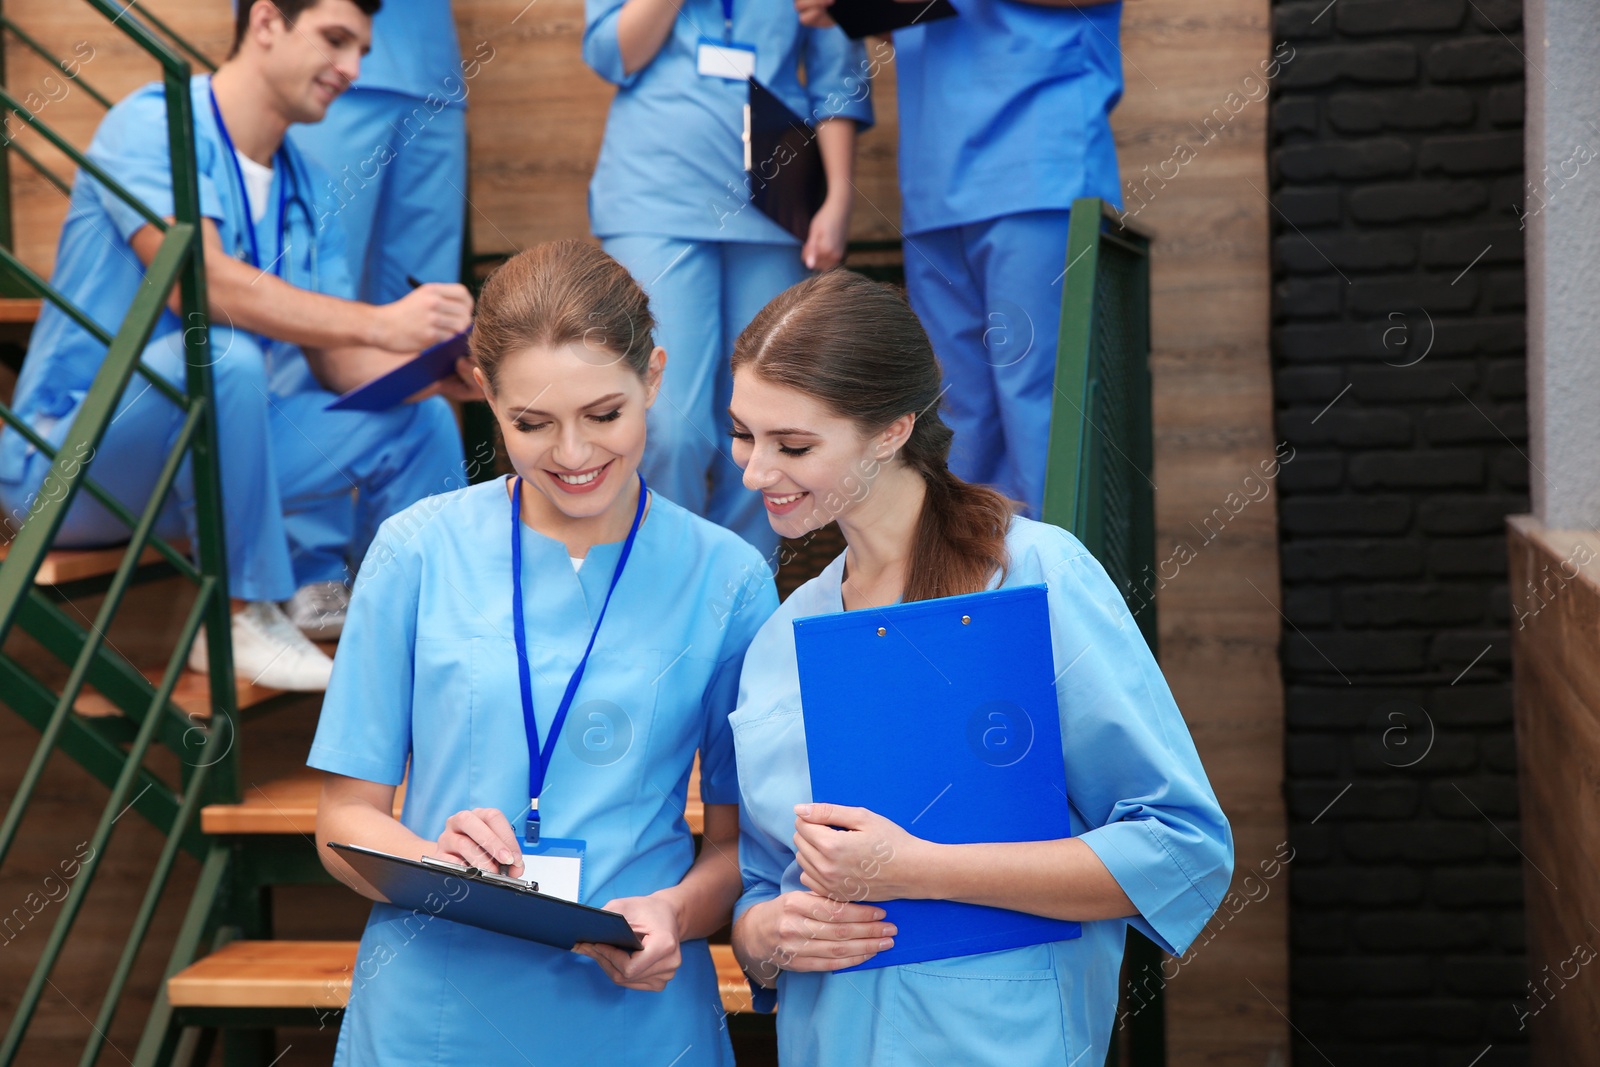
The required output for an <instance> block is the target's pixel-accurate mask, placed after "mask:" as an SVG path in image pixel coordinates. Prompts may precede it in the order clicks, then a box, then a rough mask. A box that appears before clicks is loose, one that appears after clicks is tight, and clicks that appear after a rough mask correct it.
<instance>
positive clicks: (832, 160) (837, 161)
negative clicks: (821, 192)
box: [817, 118, 856, 205]
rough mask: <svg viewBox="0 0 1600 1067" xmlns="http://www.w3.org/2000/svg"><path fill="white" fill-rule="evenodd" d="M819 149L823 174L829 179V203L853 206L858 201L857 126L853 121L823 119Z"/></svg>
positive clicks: (819, 126) (818, 127)
mask: <svg viewBox="0 0 1600 1067" xmlns="http://www.w3.org/2000/svg"><path fill="white" fill-rule="evenodd" d="M817 148H818V149H819V150H820V151H821V153H822V170H823V173H825V174H826V175H827V176H828V199H829V200H839V201H840V202H841V203H844V204H847V205H848V204H851V203H853V202H854V197H855V167H856V123H855V120H854V119H843V118H833V119H823V120H822V121H821V122H820V123H818V124H817Z"/></svg>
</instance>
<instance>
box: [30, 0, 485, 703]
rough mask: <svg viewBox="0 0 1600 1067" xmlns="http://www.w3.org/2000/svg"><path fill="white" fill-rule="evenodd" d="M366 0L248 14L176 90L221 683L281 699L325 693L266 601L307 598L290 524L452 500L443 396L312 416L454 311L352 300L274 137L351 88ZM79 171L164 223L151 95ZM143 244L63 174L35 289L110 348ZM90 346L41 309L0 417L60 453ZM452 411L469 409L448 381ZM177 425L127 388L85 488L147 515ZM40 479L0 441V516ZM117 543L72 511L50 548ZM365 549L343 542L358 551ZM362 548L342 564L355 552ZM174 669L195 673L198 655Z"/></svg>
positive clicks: (131, 102) (329, 233)
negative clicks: (225, 604)
mask: <svg viewBox="0 0 1600 1067" xmlns="http://www.w3.org/2000/svg"><path fill="white" fill-rule="evenodd" d="M377 7H378V2H377V0H360V2H359V3H357V2H353V0H316V2H312V3H307V2H304V0H301V2H295V0H276V2H275V3H274V2H270V0H255V2H254V3H253V4H250V5H247V6H246V7H245V10H244V11H243V12H241V14H240V17H239V30H238V36H237V39H236V43H235V48H234V52H233V54H232V55H231V56H230V57H229V59H228V61H227V62H226V63H224V64H223V65H222V67H221V68H220V69H219V70H218V71H217V73H216V74H215V75H213V76H205V75H201V76H197V77H196V78H194V79H193V82H192V84H191V90H190V91H191V96H192V99H193V107H194V124H195V141H196V144H195V148H196V154H197V160H198V169H199V179H200V186H199V188H200V209H201V214H202V215H203V216H204V218H203V220H202V223H203V227H204V243H205V257H206V274H207V295H208V299H209V301H210V315H211V319H212V320H213V323H212V326H211V330H210V359H211V361H212V367H211V371H212V377H213V383H214V390H215V398H216V416H217V427H218V438H219V448H220V451H219V462H220V466H221V474H222V483H223V484H222V493H223V504H224V508H223V518H224V526H225V536H226V542H227V551H228V560H227V564H228V584H229V592H230V594H231V595H232V596H233V597H234V615H233V623H232V636H233V654H234V663H235V667H236V669H237V671H238V673H239V675H240V676H241V677H243V678H247V679H249V680H251V681H253V682H256V683H258V684H261V685H267V686H272V687H274V688H281V689H305V690H317V689H323V688H325V687H326V686H327V681H328V676H329V674H330V672H331V670H332V663H331V661H330V660H329V659H328V657H327V656H326V655H324V654H323V653H322V652H321V650H319V649H318V648H317V647H316V646H315V645H313V644H311V643H310V641H308V640H307V639H306V637H305V636H304V635H303V634H301V633H300V632H299V631H298V630H296V629H295V627H294V626H293V625H291V624H290V623H289V621H288V619H287V618H286V617H285V616H284V614H283V612H282V610H281V609H280V608H279V606H278V602H280V601H285V600H289V599H290V598H292V597H293V596H294V595H295V591H296V588H297V583H299V584H303V580H302V579H301V574H302V573H303V571H302V568H304V567H305V566H306V565H307V559H308V558H309V557H310V556H312V555H314V553H315V551H324V550H326V546H320V545H304V546H303V545H302V543H301V542H300V541H297V537H296V529H295V522H296V517H297V515H299V514H301V513H304V512H307V511H311V510H314V509H316V508H318V507H322V506H325V503H326V501H327V500H329V499H330V498H334V497H338V496H341V495H343V496H345V497H348V495H349V494H350V493H351V492H352V491H358V492H359V493H360V494H361V495H362V496H363V497H364V498H365V499H366V500H367V501H368V503H369V505H370V511H371V512H372V516H371V521H372V522H373V523H374V524H376V523H377V522H379V521H381V520H382V519H384V518H386V517H387V516H389V515H391V514H394V513H395V512H398V511H400V510H401V509H403V508H405V507H407V506H409V505H410V504H412V503H414V502H416V501H417V500H419V499H421V498H422V497H424V496H428V495H430V494H432V493H437V492H441V491H444V490H446V489H451V488H455V487H457V486H459V485H461V484H462V483H463V482H464V478H463V475H462V456H461V442H460V436H459V434H458V432H457V429H456V426H455V422H454V419H453V417H452V413H451V410H450V407H449V405H448V404H447V403H446V402H445V400H444V399H442V398H440V397H432V398H429V399H425V400H422V401H420V402H417V403H409V404H402V405H400V406H398V407H396V408H394V409H393V410H390V411H386V412H380V413H362V412H329V411H326V410H324V409H325V406H326V405H327V403H328V402H329V401H330V400H331V399H332V395H331V394H330V392H329V391H328V390H332V391H333V392H343V391H346V390H348V389H351V388H353V387H355V386H357V385H360V384H362V383H363V382H366V381H369V380H371V379H372V378H375V377H377V376H378V375H380V374H383V373H385V372H387V371H389V370H391V369H393V368H395V367H397V366H399V365H400V364H401V363H403V362H404V361H405V360H406V359H408V358H410V357H411V356H413V355H415V354H416V353H417V352H418V351H420V350H421V349H423V348H426V347H428V346H429V345H432V344H436V343H437V342H439V341H442V340H444V339H445V338H447V337H449V336H451V335H452V334H454V333H457V332H459V331H460V330H462V329H465V328H466V326H467V325H468V323H469V322H470V320H471V314H472V299H471V296H470V295H469V294H468V293H467V291H466V290H465V289H464V288H463V287H461V286H459V285H424V286H421V287H419V288H418V289H417V290H416V291H415V292H412V293H410V294H408V295H407V296H406V297H404V298H403V299H401V300H397V301H395V302H393V303H391V304H385V305H372V304H364V303H358V302H355V301H353V300H351V299H349V297H350V296H351V284H350V277H349V272H348V270H347V268H346V265H345V255H344V237H343V234H342V233H340V232H339V230H338V227H337V223H334V224H332V225H326V224H323V223H322V222H321V221H320V220H321V218H322V213H321V211H320V205H318V204H317V202H316V201H315V199H314V194H315V192H316V190H317V189H319V188H320V187H321V186H322V184H323V182H322V181H320V180H319V179H318V177H317V175H316V173H315V172H314V171H313V170H312V169H311V168H310V167H309V166H308V164H307V163H306V161H305V160H304V159H303V158H302V157H301V156H300V154H299V153H298V152H297V151H296V150H295V148H294V146H293V145H291V144H288V143H286V142H285V140H284V133H285V131H286V130H287V129H288V128H289V126H290V125H291V124H292V123H296V122H316V121H318V120H319V119H321V118H322V115H323V113H324V112H325V111H326V109H327V107H328V105H329V103H331V102H332V100H333V99H334V98H335V97H336V96H338V95H339V93H341V92H343V91H344V89H345V88H346V87H347V86H348V85H349V84H350V81H351V80H352V79H353V78H355V76H356V74H357V72H358V71H359V69H360V63H361V56H362V54H363V53H364V52H365V50H366V48H367V45H368V42H369V40H370V28H371V14H372V12H373V11H375V10H376V9H377ZM88 156H89V158H90V159H91V160H93V161H94V162H96V163H97V164H99V165H100V166H101V167H103V168H105V170H106V171H107V172H108V173H109V174H112V175H114V176H115V177H116V179H117V180H118V181H120V182H121V183H122V185H123V186H124V187H125V188H127V189H128V190H129V191H130V192H131V193H132V194H133V195H134V196H136V197H138V198H140V199H141V200H142V201H143V202H144V203H145V204H146V205H147V206H149V207H150V208H152V209H153V210H154V211H155V213H156V214H158V215H161V216H166V217H171V215H172V213H173V193H172V185H173V182H172V167H171V160H170V156H169V149H168V143H167V116H166V102H165V98H164V96H163V93H162V89H161V86H160V84H159V83H153V84H151V85H147V86H145V87H143V88H141V89H139V90H137V91H135V92H134V93H133V94H132V95H130V96H129V97H128V98H127V99H125V100H123V101H122V102H121V103H119V104H118V105H117V106H116V107H114V108H112V110H111V111H110V113H109V114H108V115H107V116H106V118H105V120H104V121H103V122H102V123H101V124H100V128H99V129H98V130H97V131H96V133H95V136H94V139H93V141H92V143H91V144H90V146H89V149H88ZM161 237H162V235H161V233H160V231H159V230H157V229H156V227H154V226H152V225H150V224H149V223H148V222H147V221H146V219H145V218H144V216H143V215H141V214H139V213H138V212H135V211H134V210H133V209H131V208H129V207H128V206H127V205H126V204H125V203H124V202H123V201H122V200H121V199H119V198H118V197H116V196H115V195H114V194H112V193H111V192H110V191H109V190H108V189H107V188H105V187H104V186H103V185H102V184H101V183H99V182H97V181H95V180H94V179H93V178H92V177H90V176H89V175H87V174H80V175H79V176H78V180H77V183H76V185H75V187H74V189H73V196H72V206H71V208H70V210H69V212H68V215H67V220H66V224H65V226H64V227H63V229H62V233H61V242H60V246H59V248H58V250H57V254H56V265H55V271H54V273H53V275H52V282H53V283H54V285H55V286H56V288H57V289H59V290H60V291H61V292H62V293H63V294H65V296H66V297H67V298H68V299H69V300H71V301H72V302H73V303H75V304H76V305H77V306H78V307H79V308H82V309H83V310H84V312H85V313H86V314H87V315H88V316H90V317H91V318H93V319H94V320H95V321H96V322H97V323H99V324H100V325H101V326H102V327H104V328H105V329H106V330H108V331H112V332H114V331H115V330H116V329H117V327H118V326H119V325H120V324H121V322H122V319H123V316H124V315H125V314H126V313H127V310H128V307H129V305H130V304H131V303H132V301H133V298H134V296H135V294H136V293H137V292H138V290H139V288H140V286H141V285H142V284H143V282H144V272H145V266H146V265H147V264H149V263H150V261H151V260H152V259H153V258H154V256H155V253H156V251H157V249H158V248H159V247H160V244H161ZM170 307H171V308H172V309H173V310H171V311H169V312H168V313H166V314H164V315H163V316H162V318H161V321H160V322H159V323H158V324H157V326H156V328H155V331H154V333H153V334H152V340H151V341H150V343H149V345H148V347H147V348H146V350H145V353H144V357H143V358H144V362H145V365H146V366H148V367H150V368H151V369H153V370H154V371H155V372H156V373H158V374H160V375H162V376H163V377H165V378H166V379H167V380H168V381H171V382H173V383H175V384H176V385H178V387H179V388H182V387H183V381H184V371H185V349H184V324H183V323H182V322H180V320H179V318H178V315H177V314H176V310H177V308H178V296H177V293H176V292H174V294H173V297H172V301H171V305H170ZM104 353H105V349H104V347H103V346H102V345H100V344H99V343H98V342H97V341H95V340H94V338H93V337H91V336H90V335H89V334H88V333H87V332H85V331H84V330H83V329H82V328H81V327H79V326H78V325H77V324H76V323H74V322H73V321H72V320H71V319H69V318H68V317H67V316H66V315H65V314H63V313H62V312H60V311H59V310H58V309H56V308H55V307H53V306H52V305H50V304H46V305H45V308H44V311H43V312H42V313H41V315H40V317H39V323H38V326H37V328H36V329H35V330H34V334H33V340H32V344H31V345H30V349H29V352H28V356H27V359H26V361H25V362H24V364H23V368H22V374H21V377H20V378H19V380H18V383H17V390H16V397H15V402H14V405H13V406H14V408H15V410H16V411H17V413H18V414H19V415H20V416H21V417H22V418H23V419H24V420H26V422H27V423H28V424H29V425H30V426H31V427H32V428H33V429H34V430H35V431H36V432H37V433H38V434H39V435H41V436H42V437H43V438H44V439H45V440H46V441H48V442H50V443H51V444H52V445H55V446H59V445H60V444H61V442H62V441H63V440H64V439H65V438H66V435H67V433H68V432H69V430H70V428H71V426H72V421H73V418H74V417H75V415H76V413H77V411H78V409H79V406H80V405H81V404H82V403H83V401H84V398H85V395H86V394H87V392H88V389H89V386H90V383H91V382H92V380H93V378H94V375H95V373H96V371H97V370H98V369H99V367H100V364H101V361H102V360H103V359H104ZM441 389H442V390H444V391H445V392H447V393H448V394H449V395H458V394H459V395H463V396H465V395H477V391H476V390H475V389H473V390H471V392H470V394H469V393H468V387H467V386H466V385H465V383H464V382H458V381H455V380H454V379H452V380H451V381H450V382H449V383H447V384H446V385H444V386H442V387H441ZM182 421H183V412H182V411H181V410H179V408H178V407H177V406H176V405H174V404H172V403H171V402H170V401H168V400H167V399H166V397H164V396H162V395H161V394H160V393H159V392H158V391H156V390H154V389H151V388H150V386H149V383H148V382H147V381H145V380H144V379H143V378H142V377H140V376H137V375H136V376H135V377H134V378H133V379H132V380H131V381H130V383H129V385H128V388H127V391H126V393H125V394H124V396H123V398H122V401H121V403H120V407H119V410H118V413H117V415H116V417H115V419H114V421H113V422H112V423H111V425H110V427H109V428H108V430H107V432H106V435H105V438H104V440H103V441H102V442H101V445H100V447H99V449H98V451H97V453H96V454H95V455H94V456H93V457H91V458H90V460H89V473H90V476H91V477H92V478H94V479H96V480H97V481H98V482H99V483H100V484H101V485H103V486H105V487H106V488H107V489H108V490H109V491H110V492H112V493H113V494H115V495H116V496H117V497H118V499H119V500H120V501H121V502H122V503H123V504H125V505H126V506H128V507H130V508H132V509H133V510H135V511H138V510H139V509H141V508H142V507H143V506H144V502H145V500H146V499H147V497H148V495H149V493H150V491H151V489H152V487H153V486H154V484H155V482H156V479H157V477H158V475H159V471H160V467H161V465H162V463H163V460H164V454H165V452H166V450H167V449H168V448H169V447H170V445H171V442H172V441H173V440H175V438H176V435H177V434H178V432H179V429H180V427H181V424H182ZM49 466H50V461H49V460H48V458H47V457H46V456H45V455H43V454H42V453H40V452H38V451H37V450H35V449H33V448H32V447H31V446H29V445H28V443H27V442H26V441H25V440H24V439H23V438H22V437H21V436H20V435H19V434H16V433H14V432H6V433H5V434H4V435H3V436H0V502H3V503H4V505H5V506H6V507H7V508H9V509H11V510H12V512H13V513H14V514H26V512H27V511H28V509H29V508H31V507H32V506H33V504H34V501H35V499H36V498H37V497H38V496H39V495H40V489H41V486H42V484H43V482H44V479H45V475H46V473H47V472H48V470H49ZM194 526H195V509H194V491H193V485H192V482H191V479H190V478H189V476H188V473H187V471H185V472H184V474H183V475H181V476H180V478H179V482H178V484H177V486H176V487H175V489H174V491H173V494H172V499H171V500H169V502H168V505H167V511H166V513H165V514H163V516H162V521H161V523H160V525H159V528H158V532H159V533H162V534H164V535H167V536H177V535H183V534H185V533H187V535H188V536H189V537H190V539H191V541H193V540H194V538H195V530H194ZM127 536H128V530H127V528H126V526H124V525H123V524H122V523H121V522H120V521H118V520H117V519H116V517H115V516H113V515H112V514H111V513H109V512H108V511H106V510H105V509H104V508H103V507H101V506H100V505H99V504H98V503H97V502H96V501H94V500H93V499H92V498H90V497H89V496H88V495H87V494H80V495H79V496H78V497H77V498H76V499H75V500H74V503H73V507H72V509H71V511H70V512H69V513H68V515H67V517H66V519H65V521H64V523H63V525H62V527H61V531H60V534H59V536H58V537H57V539H56V542H55V543H56V545H57V546H60V547H79V546H91V545H105V544H115V543H117V542H120V541H124V540H126V539H127ZM364 536H370V533H368V534H363V532H362V531H357V538H358V539H360V538H362V537H364ZM359 547H360V545H359V544H358V545H357V546H355V548H356V549H359ZM190 665H191V666H192V667H194V668H195V669H197V670H205V669H206V662H205V643H204V642H203V641H197V642H196V643H195V646H194V653H193V654H192V655H191V658H190Z"/></svg>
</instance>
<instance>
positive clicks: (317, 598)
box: [283, 582, 350, 641]
mask: <svg viewBox="0 0 1600 1067" xmlns="http://www.w3.org/2000/svg"><path fill="white" fill-rule="evenodd" d="M283 610H284V613H285V614H286V615H288V616H289V621H290V622H292V623H294V624H295V625H296V626H298V627H300V632H301V633H303V634H305V635H306V636H307V637H309V638H311V640H313V641H336V640H338V638H339V635H340V634H342V633H343V632H344V617H345V612H347V611H349V610H350V587H349V586H348V585H345V584H344V583H343V582H312V583H311V584H310V585H302V586H301V587H300V588H299V589H297V590H295V594H294V598H293V599H291V600H290V601H289V602H288V603H287V604H285V605H284V606H283Z"/></svg>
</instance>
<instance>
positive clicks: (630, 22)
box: [617, 0, 678, 74]
mask: <svg viewBox="0 0 1600 1067" xmlns="http://www.w3.org/2000/svg"><path fill="white" fill-rule="evenodd" d="M677 20H678V7H677V4H675V3H674V2H673V0H628V2H627V3H625V4H623V5H622V10H621V11H619V12H618V13H617V50H618V51H619V52H621V53H622V69H623V72H624V73H626V74H633V73H634V72H636V71H639V70H642V69H644V68H645V67H646V66H648V65H649V64H650V61H651V60H652V59H654V58H655V57H656V53H657V52H659V51H661V46H662V45H663V44H665V43H666V41H667V35H668V34H670V33H671V32H672V24H673V23H674V22H676V21H677Z"/></svg>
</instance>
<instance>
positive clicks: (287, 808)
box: [200, 767, 406, 837]
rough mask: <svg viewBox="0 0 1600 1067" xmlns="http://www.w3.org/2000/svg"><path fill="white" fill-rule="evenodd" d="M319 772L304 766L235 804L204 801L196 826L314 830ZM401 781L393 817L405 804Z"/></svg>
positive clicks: (223, 830) (224, 830) (231, 830)
mask: <svg viewBox="0 0 1600 1067" xmlns="http://www.w3.org/2000/svg"><path fill="white" fill-rule="evenodd" d="M321 795H322V772H321V771H315V770H312V769H311V768H309V767H308V768H306V769H305V770H303V771H299V772H297V773H295V774H293V775H290V776H289V777H288V778H279V779H277V780H276V781H272V782H267V783H265V784H264V785H257V786H252V787H250V788H249V789H248V790H246V791H245V795H244V800H242V801H241V802H240V803H238V804H208V805H206V806H205V807H203V808H201V809H200V829H201V830H202V831H203V832H205V833H208V834H301V835H303V836H305V837H310V836H312V835H313V834H315V833H316V832H317V800H318V798H319V797H320V796H321ZM405 798H406V787H405V783H404V782H402V783H401V784H400V788H398V789H396V790H395V793H394V817H395V818H397V819H398V818H399V817H400V808H401V805H403V804H404V803H405Z"/></svg>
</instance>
